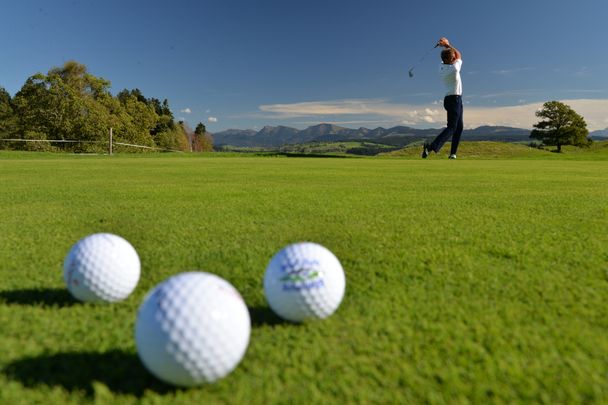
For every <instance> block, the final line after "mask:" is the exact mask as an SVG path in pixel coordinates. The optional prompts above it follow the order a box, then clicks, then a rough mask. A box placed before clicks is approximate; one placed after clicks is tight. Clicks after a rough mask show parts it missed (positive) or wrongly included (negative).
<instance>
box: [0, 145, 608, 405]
mask: <svg viewBox="0 0 608 405" xmlns="http://www.w3.org/2000/svg"><path fill="white" fill-rule="evenodd" d="M465 146H466V145H465ZM464 152H465V149H463V155H462V156H465V155H464ZM594 153H596V152H593V153H592V152H589V156H591V157H590V158H589V159H586V158H583V157H581V156H583V155H579V158H577V159H571V158H565V159H559V157H560V156H558V155H557V154H551V156H550V157H549V158H544V157H543V156H539V157H537V158H536V159H528V158H526V159H510V160H507V159H494V160H472V159H469V160H467V159H466V158H465V159H462V160H456V161H448V160H447V159H443V158H442V159H439V158H434V159H429V160H420V159H418V160H408V159H403V158H385V159H377V158H371V159H370V158H358V159H338V158H335V159H331V158H324V159H320V158H286V157H220V158H213V157H209V156H207V157H189V156H185V155H140V156H120V155H119V156H113V157H108V156H66V155H38V154H23V153H6V152H1V153H0V182H1V183H0V185H1V188H0V190H1V191H0V217H1V218H2V220H1V221H0V276H1V280H2V281H1V282H0V347H1V348H2V350H1V354H0V403H3V404H4V403H6V404H19V403H83V402H85V403H86V402H97V403H112V404H114V403H137V402H143V403H167V404H175V403H398V402H399V403H448V402H449V403H471V402H472V403H484V404H485V403H507V402H509V403H514V402H520V403H521V402H540V403H606V402H608V317H607V313H608V312H607V310H606V308H607V305H608V273H607V272H608V234H607V230H608V161H607V160H597V156H596V155H594ZM600 155H602V154H601V153H600ZM568 156H569V155H568ZM594 156H595V157H594ZM602 156H603V155H602ZM459 157H460V156H459ZM102 231H103V232H112V233H116V234H119V235H121V236H123V237H125V238H126V239H127V240H129V241H130V242H131V243H132V244H133V245H134V247H135V248H136V249H137V251H138V253H139V255H140V258H141V261H142V278H141V280H140V283H139V286H138V288H137V289H136V290H135V292H134V293H133V294H132V295H131V296H130V297H129V298H128V299H127V300H126V301H124V302H122V303H118V304H114V305H92V304H81V303H78V302H75V301H74V300H72V299H71V297H70V296H69V294H68V293H67V292H66V290H65V288H64V285H63V281H62V271H63V270H62V263H63V259H64V256H65V255H66V253H67V252H68V250H69V248H70V247H71V245H72V244H73V243H74V242H76V241H77V240H78V239H80V238H81V237H83V236H85V235H88V234H90V233H95V232H102ZM303 240H309V241H315V242H318V243H321V244H323V245H325V246H326V247H328V248H329V249H330V250H332V251H333V252H334V253H335V254H336V255H337V256H338V258H339V259H340V260H341V262H342V264H343V266H344V268H345V271H346V277H347V288H346V295H345V298H344V301H343V303H342V305H341V307H340V308H339V310H338V311H337V312H336V313H335V314H334V315H333V316H332V317H330V318H329V319H327V320H325V321H322V322H310V323H306V324H302V325H294V324H289V323H285V322H282V321H280V320H279V319H278V318H277V317H276V316H274V315H273V314H272V313H271V312H270V310H269V308H268V306H267V304H266V302H265V299H264V296H263V289H262V277H263V274H264V270H265V267H266V265H267V264H268V261H269V260H270V258H271V256H272V255H273V254H274V253H275V252H276V251H278V250H279V249H280V248H282V247H283V246H285V245H286V244H288V243H291V242H296V241H303ZM194 269H200V270H204V271H209V272H213V273H216V274H218V275H220V276H221V277H224V278H226V279H227V280H229V281H230V282H231V283H232V284H233V285H234V286H235V287H236V288H237V289H238V290H239V291H240V292H241V294H242V295H243V297H244V299H245V301H246V302H247V304H248V306H249V308H250V313H251V317H252V323H253V325H252V335H251V342H250V346H249V348H248V351H247V353H246V355H245V358H244V359H243V361H242V363H241V364H240V365H239V367H238V368H237V369H236V370H235V371H234V372H233V373H232V374H230V375H229V376H228V377H226V378H225V379H223V380H221V381H220V382H218V383H216V384H214V385H208V386H202V387H200V388H194V389H176V388H173V387H170V386H167V385H165V384H163V383H161V382H159V381H157V380H155V379H154V378H153V377H152V376H150V375H149V374H148V373H147V372H146V371H145V369H144V368H143V366H141V364H140V362H139V360H138V358H137V355H136V351H135V345H134V339H133V325H134V321H135V316H136V311H137V308H138V307H139V304H140V303H141V301H142V299H143V297H144V295H145V294H146V292H147V291H148V290H149V289H151V288H152V287H153V286H154V285H155V284H157V283H158V282H160V281H162V280H164V279H165V278H167V277H169V276H170V275H173V274H176V273H179V272H182V271H187V270H194Z"/></svg>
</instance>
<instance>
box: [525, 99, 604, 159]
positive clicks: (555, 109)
mask: <svg viewBox="0 0 608 405" xmlns="http://www.w3.org/2000/svg"><path fill="white" fill-rule="evenodd" d="M536 116H537V117H539V118H542V119H543V121H540V122H538V123H537V124H534V128H536V129H533V130H532V132H531V133H530V138H533V139H538V140H540V141H542V142H543V143H544V144H545V145H552V146H553V145H554V146H557V152H561V151H562V146H563V145H574V146H588V145H589V144H590V143H591V142H592V141H591V140H590V139H588V138H587V137H588V135H589V131H588V130H587V123H586V122H585V120H584V119H583V117H581V116H580V115H579V114H577V113H576V111H574V110H573V109H572V108H570V106H568V105H566V104H564V103H560V102H559V101H548V102H546V103H545V104H543V108H542V109H540V110H538V111H537V112H536Z"/></svg>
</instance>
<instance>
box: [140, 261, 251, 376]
mask: <svg viewBox="0 0 608 405" xmlns="http://www.w3.org/2000/svg"><path fill="white" fill-rule="evenodd" d="M250 332H251V320H250V318H249V310H248V309H247V306H246V305H245V302H244V301H243V299H242V298H241V296H240V294H239V293H238V291H237V290H236V289H235V288H234V287H233V286H232V285H231V284H230V283H229V282H227V281H226V280H224V279H222V278H220V277H218V276H216V275H213V274H209V273H203V272H189V273H181V274H178V275H176V276H173V277H171V278H169V279H167V280H166V281H164V282H162V283H161V284H159V285H158V286H156V287H155V288H154V289H153V290H152V291H151V292H149V293H148V295H147V296H146V298H145V299H144V302H143V303H142V305H141V306H140V308H139V312H138V314H137V321H136V323H135V342H136V345H137V353H138V354H139V358H140V359H141V361H142V363H143V364H144V366H145V367H146V368H147V369H148V371H150V372H151V373H152V374H154V375H155V376H156V377H157V378H159V379H160V380H163V381H165V382H167V383H170V384H173V385H178V386H184V387H189V386H193V385H198V384H201V383H211V382H214V381H216V380H218V379H220V378H222V377H224V376H226V375H228V374H229V373H230V372H231V371H232V370H234V369H235V368H236V366H237V365H238V363H239V362H240V361H241V359H242V358H243V356H244V354H245V351H246V350H247V346H248V344H249V334H250Z"/></svg>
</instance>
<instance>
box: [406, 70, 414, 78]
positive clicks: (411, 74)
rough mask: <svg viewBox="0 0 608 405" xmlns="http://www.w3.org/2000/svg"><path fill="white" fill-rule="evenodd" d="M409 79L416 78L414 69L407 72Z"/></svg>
mask: <svg viewBox="0 0 608 405" xmlns="http://www.w3.org/2000/svg"><path fill="white" fill-rule="evenodd" d="M407 74H408V76H409V77H414V69H410V71H409V72H407Z"/></svg>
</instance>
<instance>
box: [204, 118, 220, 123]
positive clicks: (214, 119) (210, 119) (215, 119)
mask: <svg viewBox="0 0 608 405" xmlns="http://www.w3.org/2000/svg"><path fill="white" fill-rule="evenodd" d="M217 121H218V120H217V117H208V118H207V122H210V123H212V124H215V123H216V122H217Z"/></svg>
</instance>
